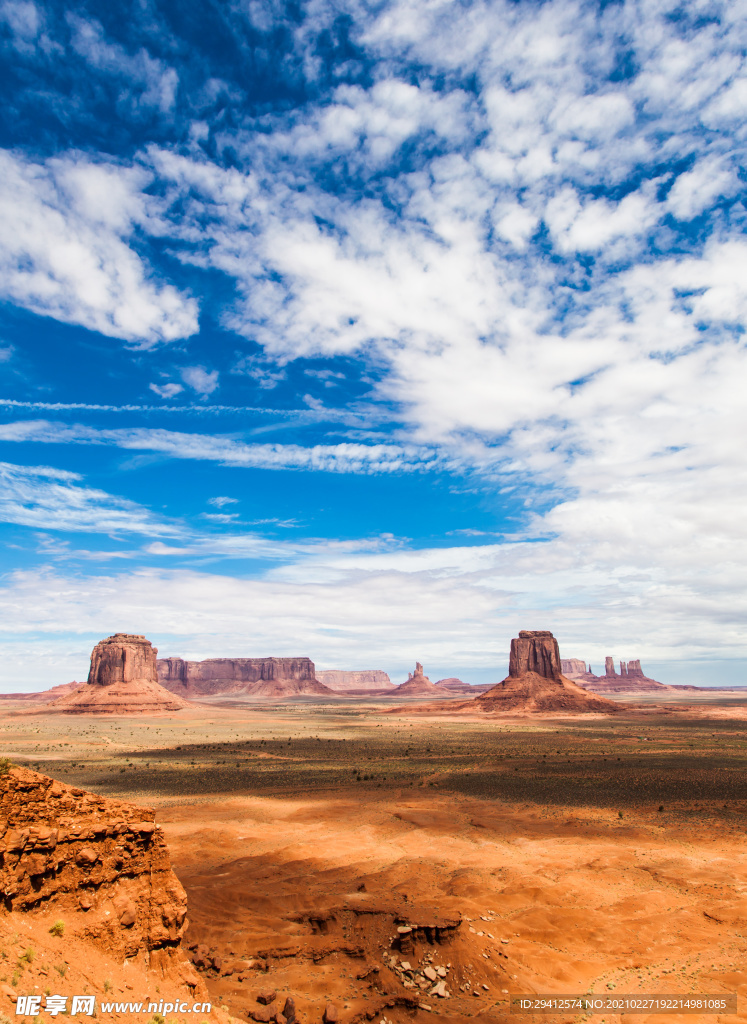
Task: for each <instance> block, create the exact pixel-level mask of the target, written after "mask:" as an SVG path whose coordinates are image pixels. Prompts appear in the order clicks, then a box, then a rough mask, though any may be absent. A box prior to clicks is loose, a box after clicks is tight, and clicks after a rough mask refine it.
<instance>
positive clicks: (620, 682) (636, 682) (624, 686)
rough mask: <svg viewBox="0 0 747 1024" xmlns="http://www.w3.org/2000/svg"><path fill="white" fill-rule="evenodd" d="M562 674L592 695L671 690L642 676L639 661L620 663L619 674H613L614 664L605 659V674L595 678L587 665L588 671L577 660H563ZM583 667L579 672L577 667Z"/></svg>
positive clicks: (581, 662)
mask: <svg viewBox="0 0 747 1024" xmlns="http://www.w3.org/2000/svg"><path fill="white" fill-rule="evenodd" d="M562 665H563V672H564V674H565V675H568V676H569V677H570V678H571V679H572V680H573V681H574V682H575V683H578V685H579V686H583V687H584V689H586V690H592V691H593V692H594V693H651V692H654V691H656V690H661V691H666V690H669V689H671V687H669V686H667V685H666V684H664V683H659V682H657V680H656V679H651V678H649V676H646V675H644V673H643V669H642V668H641V662H640V660H639V659H635V660H633V661H629V662H627V663H626V662H624V661H621V662H620V672H619V674H618V673H617V672H615V663H614V660H613V659H612V657H609V656H608V657H607V658H605V674H604V675H603V676H596V675H594V673H593V672H592V670H591V665H589V667H588V670H587V668H586V665H584V662H583V661H581V660H580V659H578V658H569V659H567V660H565V659H564V660H563V662H562ZM571 665H572V666H573V670H571V671H570V672H567V671H566V668H565V666H571ZM580 665H583V671H581V672H579V671H578V670H577V667H578V666H580Z"/></svg>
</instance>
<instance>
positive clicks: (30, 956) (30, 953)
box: [19, 946, 36, 964]
mask: <svg viewBox="0 0 747 1024" xmlns="http://www.w3.org/2000/svg"><path fill="white" fill-rule="evenodd" d="M35 957H36V952H35V950H33V949H32V948H31V946H29V947H28V949H27V950H26V952H25V953H22V954H21V956H20V957H19V962H20V961H21V960H23V961H25V962H26V963H27V964H32V963H33V962H34V958H35Z"/></svg>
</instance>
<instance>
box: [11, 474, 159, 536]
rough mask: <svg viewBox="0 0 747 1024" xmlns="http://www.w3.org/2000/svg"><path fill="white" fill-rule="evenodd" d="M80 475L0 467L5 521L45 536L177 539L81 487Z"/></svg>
mask: <svg viewBox="0 0 747 1024" xmlns="http://www.w3.org/2000/svg"><path fill="white" fill-rule="evenodd" d="M80 480H81V477H80V476H79V475H78V474H77V473H69V472H66V471H64V470H60V469H54V468H52V467H50V466H16V465H13V464H12V463H7V462H3V463H0V484H1V486H0V520H2V522H5V523H17V524H20V525H22V526H31V527H34V528H35V529H41V530H63V531H73V532H90V533H103V534H113V535H119V534H146V535H148V536H155V537H158V536H173V535H174V534H175V533H178V532H179V531H178V528H176V527H175V526H174V525H173V524H171V523H168V522H166V521H164V520H163V519H159V518H158V517H157V516H155V515H153V514H152V513H151V512H150V511H149V510H148V509H146V508H143V507H142V506H141V505H138V504H136V503H135V502H134V501H129V500H127V499H125V498H119V497H116V496H114V495H111V494H107V493H106V492H104V491H100V490H96V489H94V488H91V487H85V486H82V485H81V484H80V482H79V481H80Z"/></svg>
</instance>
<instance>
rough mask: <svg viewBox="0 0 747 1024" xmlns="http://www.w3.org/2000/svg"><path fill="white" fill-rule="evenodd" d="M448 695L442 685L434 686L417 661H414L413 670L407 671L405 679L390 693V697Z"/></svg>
mask: <svg viewBox="0 0 747 1024" xmlns="http://www.w3.org/2000/svg"><path fill="white" fill-rule="evenodd" d="M429 695H430V696H432V697H439V696H441V697H448V696H449V691H448V690H446V689H445V688H444V687H442V686H436V684H435V683H432V682H431V681H430V679H429V678H428V676H427V675H425V673H424V672H423V666H422V665H421V664H420V662H419V661H416V662H415V671H414V672H408V674H407V679H406V681H405V682H404V683H401V684H400V685H399V686H398V687H397V689H396V690H394V692H393V693H392V697H427V696H429Z"/></svg>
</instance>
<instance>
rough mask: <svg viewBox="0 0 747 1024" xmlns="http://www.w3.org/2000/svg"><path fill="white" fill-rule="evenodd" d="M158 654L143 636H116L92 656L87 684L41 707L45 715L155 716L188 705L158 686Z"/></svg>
mask: <svg viewBox="0 0 747 1024" xmlns="http://www.w3.org/2000/svg"><path fill="white" fill-rule="evenodd" d="M157 653H158V651H157V650H156V648H155V647H153V646H152V645H151V643H150V641H149V640H146V639H145V637H144V636H138V635H135V634H132V633H115V634H114V636H110V637H107V638H106V640H101V641H99V643H97V644H96V646H95V647H94V649H93V652H92V654H91V669H90V672H89V673H88V682H87V683H86V685H85V686H79V687H77V688H76V689H75V690H73V691H72V693H68V694H67V695H66V696H64V697H60V698H59V699H58V700H55V701H53V702H52V703H51V704H47V705H45V706H44V708H43V710H44V713H45V714H46V713H54V714H69V715H74V714H89V715H107V714H108V715H154V714H162V713H164V712H173V711H180V710H182V709H184V708H189V707H191V705H190V704H189V703H188V702H187V701H185V700H182V698H181V697H177V696H175V695H174V694H172V693H169V692H168V691H167V690H165V689H164V688H163V687H162V686H161V685H160V684H159V682H158V675H157V672H156V655H157Z"/></svg>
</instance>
